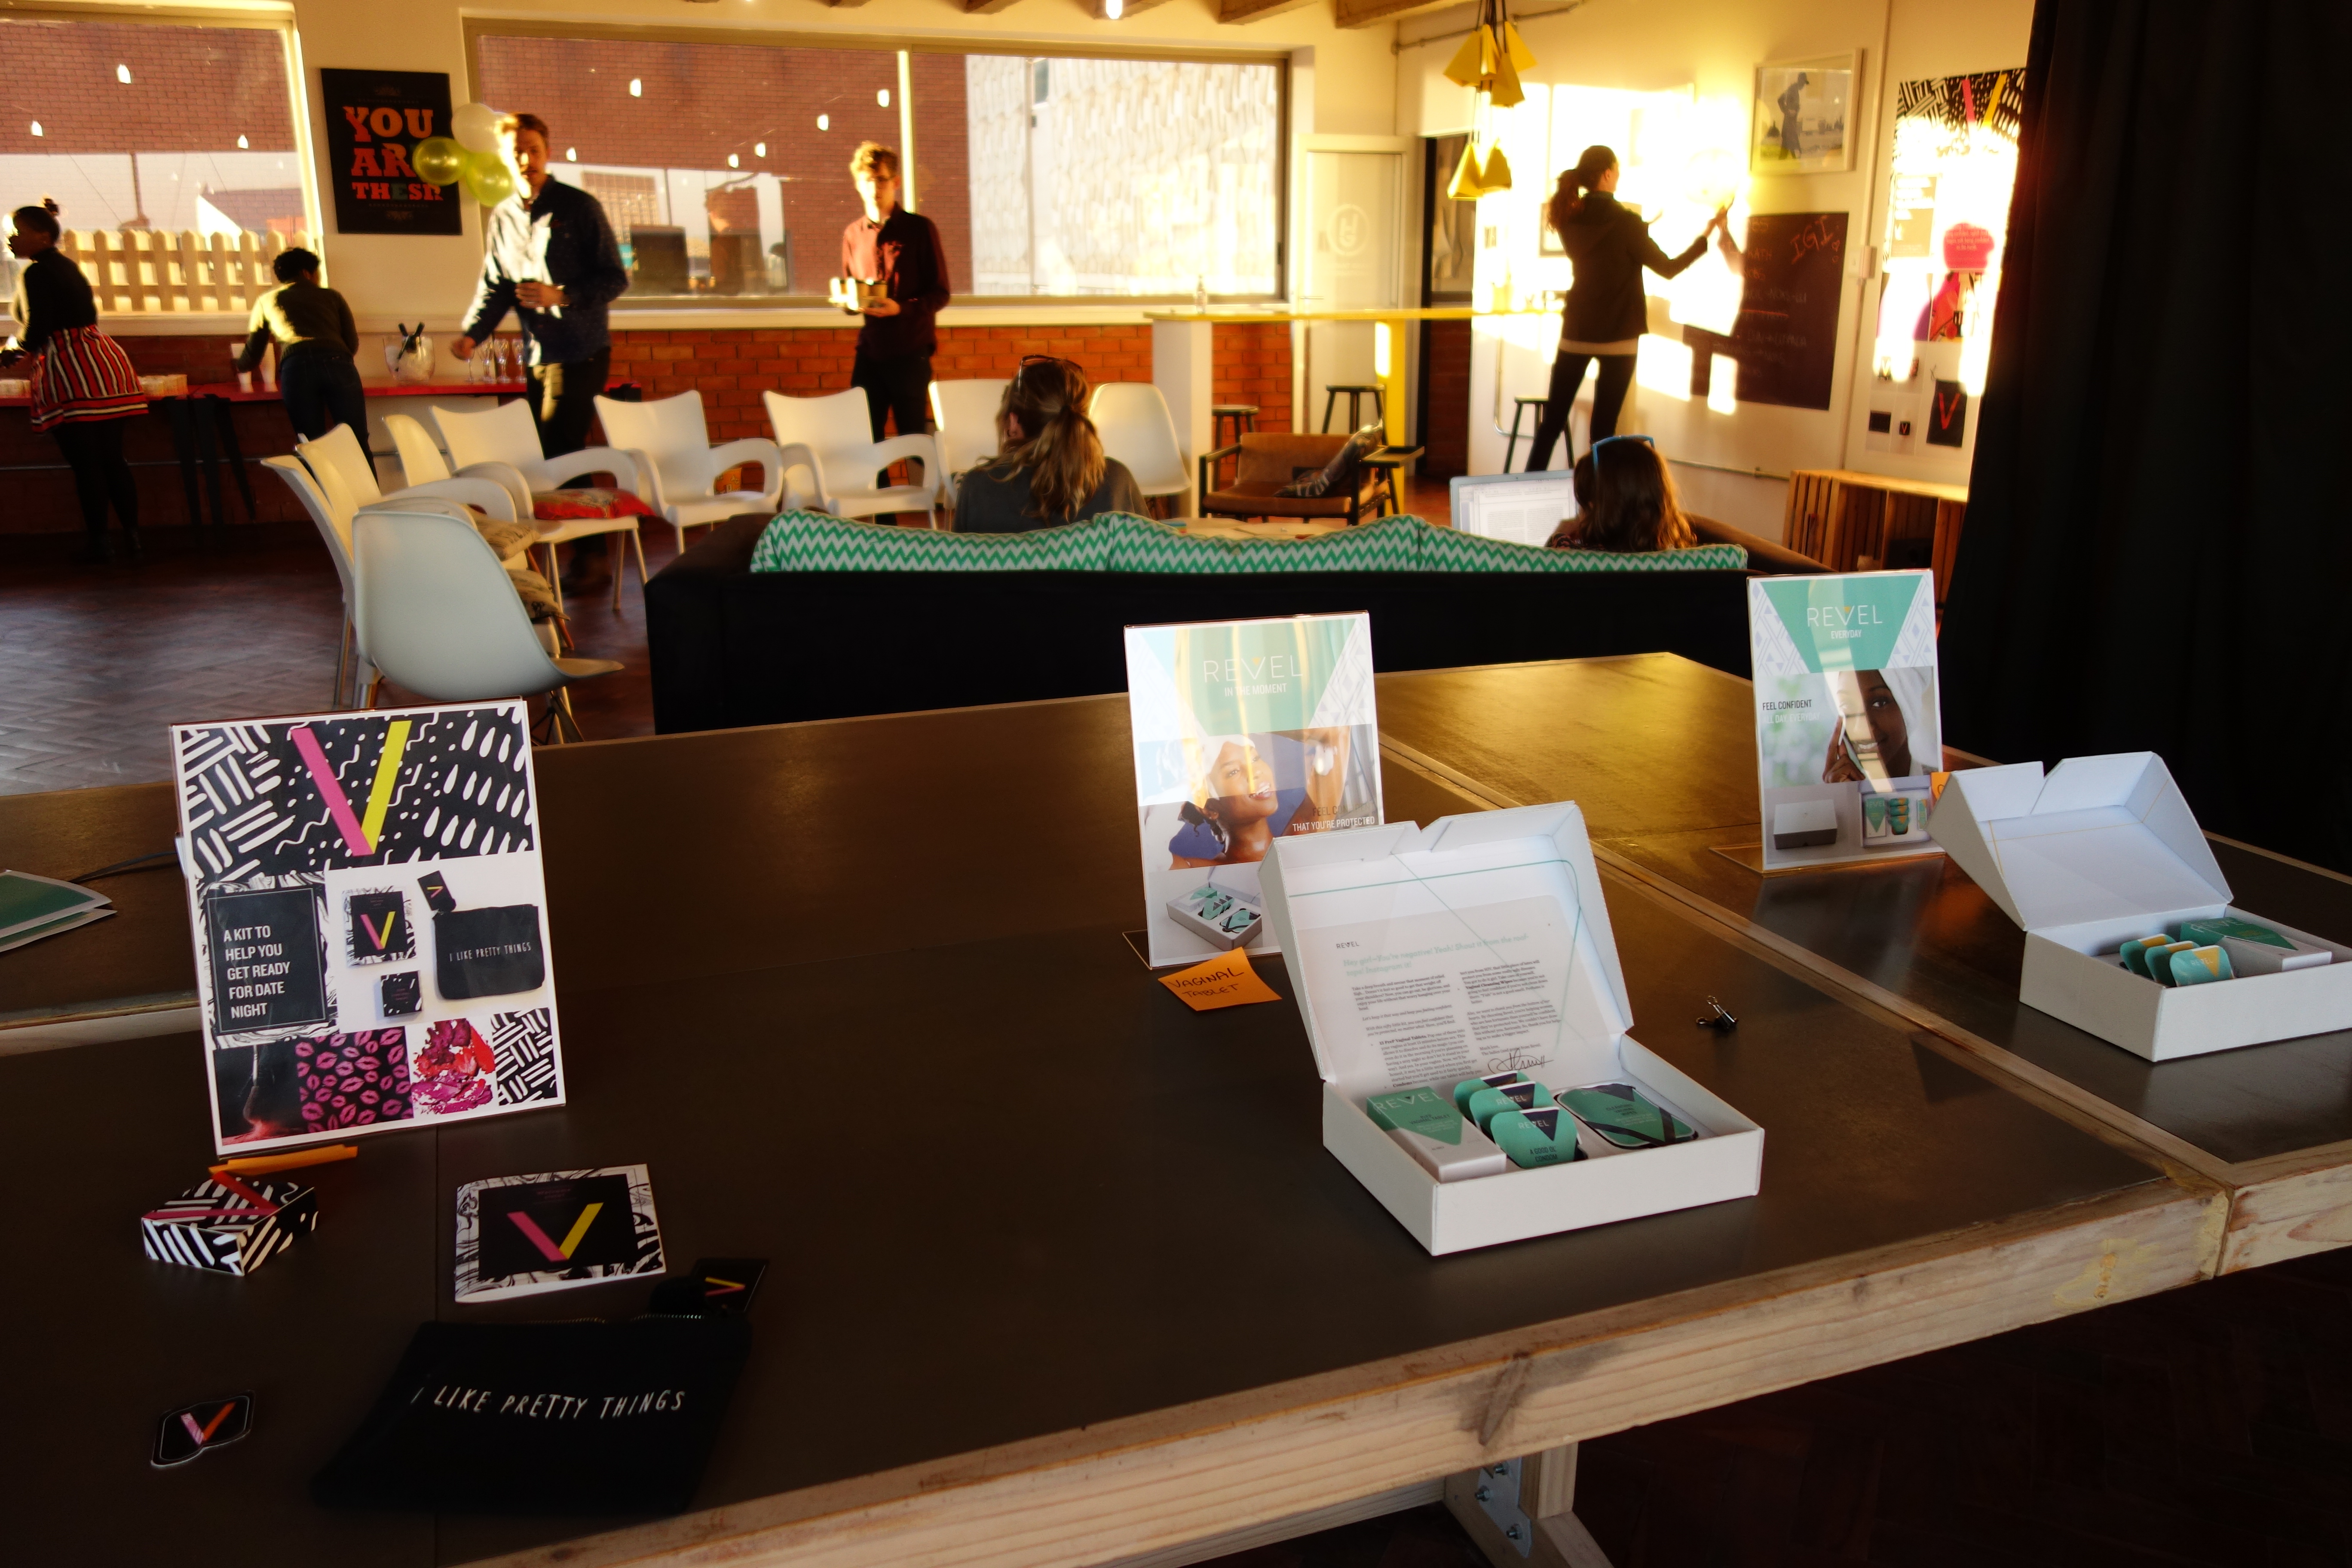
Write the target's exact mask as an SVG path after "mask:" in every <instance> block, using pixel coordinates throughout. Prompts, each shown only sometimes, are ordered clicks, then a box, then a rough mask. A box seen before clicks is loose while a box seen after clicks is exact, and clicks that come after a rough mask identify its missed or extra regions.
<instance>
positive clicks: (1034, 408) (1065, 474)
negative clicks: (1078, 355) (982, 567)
mask: <svg viewBox="0 0 2352 1568" xmlns="http://www.w3.org/2000/svg"><path fill="white" fill-rule="evenodd" d="M1089 390H1090V389H1089V388H1088V386H1087V373H1086V372H1085V371H1083V370H1080V369H1079V368H1078V367H1077V366H1076V364H1075V363H1071V362H1070V361H1068V360H1066V359H1046V358H1042V357H1038V358H1031V359H1025V360H1024V361H1022V362H1021V369H1020V371H1019V372H1018V373H1017V374H1014V376H1013V380H1012V382H1011V384H1008V385H1007V386H1006V387H1005V389H1004V401H1003V404H1002V405H999V407H998V409H997V412H996V437H997V455H996V456H995V457H993V458H990V459H989V460H988V461H986V462H985V463H982V464H981V465H980V467H978V468H974V469H972V470H971V472H970V473H968V474H966V475H964V476H963V477H962V478H961V479H959V480H957V481H956V510H955V526H956V531H957V532H958V533H1025V532H1027V531H1029V530H1031V529H1033V528H1055V527H1058V526H1059V525H1061V524H1063V523H1066V522H1083V521H1086V520H1087V518H1090V517H1094V516H1097V515H1098V514H1100V513H1102V512H1106V511H1131V512H1136V513H1139V514H1140V513H1141V512H1142V510H1143V491H1142V489H1140V488H1139V487H1138V486H1137V484H1136V482H1135V476H1134V475H1133V474H1130V473H1129V472H1128V471H1127V466H1126V465H1125V464H1124V463H1121V462H1120V461H1119V460H1118V458H1113V457H1108V456H1107V455H1105V453H1104V452H1103V445H1102V437H1100V436H1099V435H1097V433H1096V431H1095V422H1094V421H1093V420H1091V419H1089V418H1087V393H1088V391H1089Z"/></svg>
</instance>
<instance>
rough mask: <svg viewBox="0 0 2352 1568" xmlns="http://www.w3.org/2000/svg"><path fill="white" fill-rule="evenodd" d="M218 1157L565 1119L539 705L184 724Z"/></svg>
mask: <svg viewBox="0 0 2352 1568" xmlns="http://www.w3.org/2000/svg"><path fill="white" fill-rule="evenodd" d="M172 755H173V769H174V773H175V778H176V782H177V784H178V788H179V802H180V826H181V832H182V835H183V837H182V841H181V861H182V866H183V868H184V870H185V871H186V872H187V875H188V903H189V910H188V913H189V923H190V925H191V926H192V927H193V929H194V931H195V942H196V994H197V999H198V1006H199V1010H200V1013H201V1015H202V1018H203V1029H204V1044H205V1058H206V1062H207V1065H208V1068H209V1070H208V1072H207V1073H206V1081H207V1082H208V1083H209V1084H210V1085H211V1087H212V1094H213V1106H212V1115H213V1139H214V1143H215V1147H216V1148H217V1149H220V1150H223V1151H226V1150H227V1149H228V1148H229V1147H230V1146H231V1145H236V1146H239V1147H240V1148H246V1149H252V1148H268V1147H273V1146H278V1145H282V1144H289V1143H294V1142H305V1141H310V1140H314V1139H318V1138H321V1137H327V1136H336V1137H343V1136H349V1135H352V1134H354V1133H362V1132H375V1131H383V1130H385V1129H387V1128H394V1127H409V1126H415V1125H417V1124H419V1123H425V1122H433V1121H444V1120H447V1119H449V1118H452V1117H476V1116H495V1115H498V1114H499V1113H500V1112H502V1111H509V1110H529V1109H532V1108H535V1107H539V1106H548V1105H561V1104H562V1103H563V1068H562V1054H561V1052H560V1050H559V1048H558V1044H557V1032H556V1014H555V975H554V971H553V970H552V969H551V967H550V964H549V960H548V952H547V914H546V911H547V890H546V884H545V881H544V879H543V878H542V876H541V866H540V845H539V809H538V790H537V787H536V785H535V784H534V781H533V779H532V775H531V765H530V728H529V720H528V715H527V712H526V710H525V708H524V705H523V704H522V703H521V702H520V701H515V702H497V703H479V704H472V705H467V706H460V707H448V708H420V709H412V710H406V711H403V712H381V713H323V714H317V715H313V716H311V717H308V718H300V719H272V720H268V721H254V722H250V723H233V724H177V725H173V729H172Z"/></svg>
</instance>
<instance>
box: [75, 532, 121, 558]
mask: <svg viewBox="0 0 2352 1568" xmlns="http://www.w3.org/2000/svg"><path fill="white" fill-rule="evenodd" d="M112 559H113V557H112V556H111V555H110V554H109V553H108V552H107V548H106V535H104V534H102V533H85V534H83V535H82V536H81V548H79V550H76V551H75V552H73V563H74V564H75V565H77V566H103V565H105V564H107V563H108V562H110V561H111V560H112Z"/></svg>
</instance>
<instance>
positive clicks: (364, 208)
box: [319, 69, 465, 234]
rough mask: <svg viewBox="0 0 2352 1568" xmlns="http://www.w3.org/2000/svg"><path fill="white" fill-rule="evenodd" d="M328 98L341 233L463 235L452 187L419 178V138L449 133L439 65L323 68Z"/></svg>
mask: <svg viewBox="0 0 2352 1568" xmlns="http://www.w3.org/2000/svg"><path fill="white" fill-rule="evenodd" d="M319 87H320V94H321V96H323V97H324V98H325V99H326V101H327V176H328V178H327V184H328V186H329V188H331V190H332V191H333V192H334V193H335V230H336V232H337V233H339V234H462V233H464V232H465V212H464V208H463V206H462V205H461V204H460V203H459V201H458V199H457V186H455V185H436V184H430V183H428V182H427V181H425V180H424V179H422V178H420V177H419V176H418V174H417V173H416V170H415V166H414V163H413V162H412V159H413V155H414V154H415V152H416V144H417V143H418V142H423V141H426V140H428V139H430V138H432V137H436V136H446V135H448V134H449V78H448V77H447V76H446V74H445V73H443V72H440V71H355V70H323V69H322V70H320V72H319Z"/></svg>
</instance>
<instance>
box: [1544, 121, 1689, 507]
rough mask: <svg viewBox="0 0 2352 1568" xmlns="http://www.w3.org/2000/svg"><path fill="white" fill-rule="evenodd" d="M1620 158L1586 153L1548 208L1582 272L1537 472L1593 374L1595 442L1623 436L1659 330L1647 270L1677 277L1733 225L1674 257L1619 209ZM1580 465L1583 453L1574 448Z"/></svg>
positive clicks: (1567, 310) (1564, 324) (1571, 297)
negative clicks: (1630, 397) (1596, 372)
mask: <svg viewBox="0 0 2352 1568" xmlns="http://www.w3.org/2000/svg"><path fill="white" fill-rule="evenodd" d="M1616 190H1617V154H1616V153H1613V152H1612V151H1611V150H1610V149H1608V148H1606V147H1600V146H1593V147H1587V148H1586V149H1585V150H1584V154H1583V156H1581V157H1580V158H1579V159H1577V161H1576V167H1575V168H1573V169H1570V170H1569V171H1568V172H1567V173H1566V174H1562V175H1560V177H1559V189H1558V190H1556V191H1554V192H1553V193H1552V198H1551V203H1550V205H1549V206H1547V207H1546V208H1545V209H1544V216H1545V217H1546V219H1547V220H1548V221H1549V223H1550V224H1551V227H1552V232H1553V233H1555V234H1557V235H1559V244H1560V248H1561V249H1563V250H1565V251H1567V252H1568V258H1569V260H1570V262H1572V263H1574V265H1575V268H1576V281H1575V284H1574V286H1573V287H1571V288H1570V289H1569V291H1568V302H1567V303H1566V304H1565V305H1564V306H1562V307H1561V309H1560V327H1559V357H1557V358H1555V359H1554V360H1553V361H1552V362H1551V389H1550V390H1549V392H1547V393H1545V394H1544V410H1543V417H1542V418H1541V419H1539V420H1538V421H1537V422H1536V438H1535V444H1534V445H1533V446H1531V447H1528V468H1527V471H1528V473H1531V474H1532V473H1536V472H1538V471H1539V470H1541V469H1543V468H1546V467H1548V466H1549V464H1550V462H1551V444H1552V443H1553V442H1554V441H1556V440H1558V439H1559V438H1560V437H1563V436H1566V435H1567V433H1568V411H1569V408H1570V405H1572V404H1573V403H1575V401H1576V392H1577V388H1579V387H1580V386H1582V385H1583V384H1584V372H1585V367H1586V366H1588V365H1590V364H1591V363H1592V362H1593V361H1595V360H1598V361H1600V362H1601V378H1600V382H1599V384H1597V385H1596V386H1595V387H1594V388H1593V392H1592V433H1591V437H1590V439H1591V440H1592V441H1594V442H1596V443H1597V442H1599V441H1601V440H1602V439H1603V438H1604V437H1610V436H1614V435H1615V434H1616V433H1617V416H1618V414H1619V412H1620V411H1621V410H1622V409H1623V408H1624V406H1625V393H1626V389H1627V388H1629V387H1631V386H1632V385H1633V361H1634V357H1635V355H1636V354H1637V353H1639V351H1640V349H1641V346H1642V334H1643V332H1646V331H1649V330H1650V308H1649V301H1648V299H1647V297H1646V290H1644V289H1643V286H1642V269H1643V268H1645V267H1646V268H1649V269H1650V270H1651V271H1653V272H1654V273H1656V274H1657V275H1658V276H1659V277H1661V278H1672V277H1674V276H1675V274H1677V273H1679V272H1681V271H1682V269H1683V268H1685V267H1688V266H1689V265H1690V264H1691V263H1692V262H1694V261H1696V260H1697V259H1698V258H1700V257H1701V256H1703V255H1705V254H1706V241H1707V237H1708V236H1709V235H1711V234H1713V233H1714V232H1715V231H1716V230H1717V228H1720V227H1721V226H1723V225H1724V224H1725V223H1726V222H1727V220H1728V217H1729V215H1730V211H1731V209H1730V206H1729V205H1725V206H1724V207H1722V208H1721V209H1719V210H1718V211H1717V213H1716V215H1715V216H1714V217H1712V218H1710V219H1708V220H1707V225H1706V227H1705V228H1703V229H1701V230H1700V231H1699V237H1697V238H1696V239H1694V240H1692V241H1691V242H1690V245H1689V247H1687V248H1686V249H1685V250H1684V251H1683V253H1682V254H1681V255H1679V256H1668V255H1667V254H1666V253H1665V252H1664V251H1663V250H1661V249H1659V248H1658V242H1657V241H1656V240H1654V239H1652V238H1651V237H1650V226H1649V225H1647V224H1645V223H1643V221H1642V216H1641V215H1640V214H1639V213H1637V212H1635V211H1634V210H1633V208H1631V207H1623V206H1620V205H1617V196H1616ZM1569 456H1570V458H1574V457H1575V456H1576V454H1575V452H1574V451H1573V450H1572V449H1571V450H1570V453H1569Z"/></svg>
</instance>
